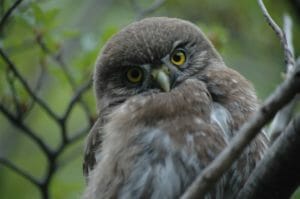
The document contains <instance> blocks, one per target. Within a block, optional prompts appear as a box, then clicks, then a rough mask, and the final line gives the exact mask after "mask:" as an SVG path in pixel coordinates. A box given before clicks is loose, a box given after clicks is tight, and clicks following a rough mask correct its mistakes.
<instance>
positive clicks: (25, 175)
mask: <svg viewBox="0 0 300 199" xmlns="http://www.w3.org/2000/svg"><path fill="white" fill-rule="evenodd" d="M0 164H2V165H3V166H6V167H7V168H9V169H11V170H12V171H14V172H15V173H17V174H19V175H20V176H22V177H23V178H25V179H26V180H28V181H29V182H31V183H32V184H34V185H36V186H39V185H40V182H39V181H38V180H37V179H35V178H34V177H33V176H31V175H30V174H28V173H27V172H26V171H23V170H22V169H20V168H18V167H17V166H16V165H15V164H14V163H12V162H10V161H9V160H7V159H5V158H2V157H0Z"/></svg>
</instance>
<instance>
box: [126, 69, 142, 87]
mask: <svg viewBox="0 0 300 199" xmlns="http://www.w3.org/2000/svg"><path fill="white" fill-rule="evenodd" d="M126 77H127V80H128V81H129V82H130V83H133V84H137V83H139V82H141V81H142V78H143V71H142V70H141V69H140V68H137V67H134V68H129V69H128V71H127V72H126Z"/></svg>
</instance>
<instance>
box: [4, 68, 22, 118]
mask: <svg viewBox="0 0 300 199" xmlns="http://www.w3.org/2000/svg"><path fill="white" fill-rule="evenodd" d="M5 76H6V79H7V82H8V85H9V88H10V91H11V95H12V98H13V103H14V106H15V109H16V112H17V117H18V118H21V115H22V112H23V111H22V108H21V105H20V101H19V99H18V94H17V91H16V86H15V82H14V79H13V77H12V76H11V75H10V70H9V69H7V70H6V75H5Z"/></svg>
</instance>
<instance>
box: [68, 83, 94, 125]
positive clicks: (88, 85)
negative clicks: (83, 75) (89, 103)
mask: <svg viewBox="0 0 300 199" xmlns="http://www.w3.org/2000/svg"><path fill="white" fill-rule="evenodd" d="M91 86H92V80H91V79H90V80H88V81H87V82H86V83H85V84H83V85H82V86H81V87H80V88H79V89H78V90H77V91H76V92H75V94H74V95H73V97H72V99H71V101H70V102H69V104H68V106H67V108H66V111H65V113H64V115H63V119H64V120H65V119H66V118H68V117H69V115H70V113H71V111H72V109H73V107H74V106H75V104H76V103H78V101H79V100H80V98H81V96H82V95H83V93H85V92H86V91H87V90H88V89H90V88H91Z"/></svg>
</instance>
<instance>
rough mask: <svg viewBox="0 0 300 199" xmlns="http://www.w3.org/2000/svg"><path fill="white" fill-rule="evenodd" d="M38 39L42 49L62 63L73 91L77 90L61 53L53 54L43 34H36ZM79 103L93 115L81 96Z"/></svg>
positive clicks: (61, 65) (88, 113)
mask: <svg viewBox="0 0 300 199" xmlns="http://www.w3.org/2000/svg"><path fill="white" fill-rule="evenodd" d="M36 41H37V43H38V45H39V46H40V48H41V49H42V51H43V52H44V53H45V54H46V55H49V56H50V57H51V58H52V60H54V61H55V62H56V63H58V64H59V65H60V67H61V69H62V71H63V73H64V75H65V76H66V78H67V81H68V82H69V84H70V85H71V87H72V89H73V91H74V92H76V89H77V85H76V82H75V80H74V78H73V77H72V75H71V73H70V71H69V69H68V67H67V65H66V64H65V62H64V61H63V59H62V56H61V54H59V53H58V54H53V53H52V52H51V50H50V49H49V48H48V47H47V45H46V44H45V42H44V41H43V37H42V35H37V36H36ZM79 103H80V104H81V106H82V108H83V110H84V111H85V113H86V115H87V116H89V115H91V114H90V113H91V111H90V110H89V107H88V106H87V104H86V103H85V102H84V101H83V100H82V99H81V98H79Z"/></svg>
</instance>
